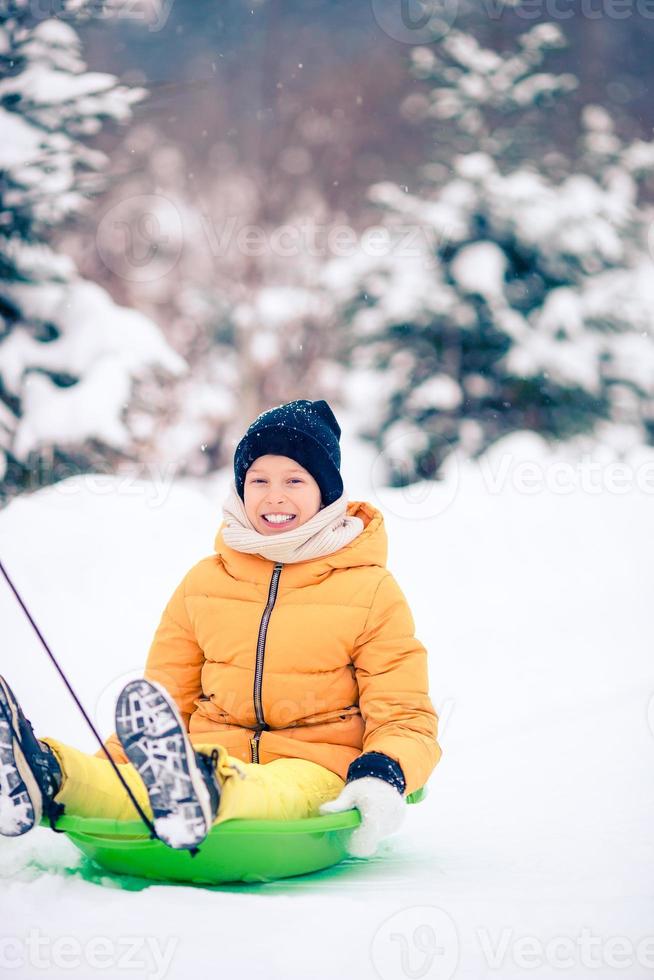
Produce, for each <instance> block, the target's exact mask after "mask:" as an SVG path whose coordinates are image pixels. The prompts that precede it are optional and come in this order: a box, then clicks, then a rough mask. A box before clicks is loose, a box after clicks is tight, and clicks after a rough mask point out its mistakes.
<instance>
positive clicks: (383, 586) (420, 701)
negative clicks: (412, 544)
mask: <svg viewBox="0 0 654 980" xmlns="http://www.w3.org/2000/svg"><path fill="white" fill-rule="evenodd" d="M352 662H353V664H354V669H355V673H356V678H357V684H358V686H359V707H360V709H361V714H362V717H363V720H364V724H365V729H364V736H363V752H364V753H371V752H374V753H383V754H384V755H385V756H388V758H389V759H392V760H394V761H395V762H396V763H398V764H399V766H400V767H401V770H402V773H403V775H404V778H405V782H406V785H405V792H406V793H407V794H408V793H412V792H413V791H414V790H416V789H419V788H420V787H421V786H424V784H425V783H426V781H427V779H428V777H429V776H430V775H431V773H432V771H433V770H434V767H435V766H436V764H437V762H438V760H439V759H440V757H441V749H440V746H439V744H438V741H437V734H438V716H437V714H436V711H435V709H434V706H433V704H432V702H431V700H430V698H429V693H428V689H429V677H428V669H427V651H426V649H425V647H424V646H423V645H422V643H421V642H420V641H419V640H418V639H416V637H415V625H414V621H413V616H412V614H411V610H410V608H409V605H408V603H407V600H406V598H405V596H404V593H403V592H402V590H401V589H400V587H399V585H398V584H397V582H396V581H395V579H394V577H393V575H392V574H391V573H390V572H387V573H386V575H385V576H384V577H383V578H382V580H381V581H380V583H379V585H378V586H377V591H376V593H375V596H374V598H373V601H372V605H371V607H370V612H369V614H368V618H367V621H366V625H365V627H364V629H363V631H362V633H361V634H360V635H359V636H358V637H357V641H356V644H355V647H354V650H353V652H352ZM370 758H371V761H373V759H374V757H370ZM375 761H378V760H375ZM362 763H363V759H362ZM357 764H358V760H355V762H354V763H353V764H352V766H353V772H352V775H354V770H356V767H357ZM359 765H360V764H359Z"/></svg>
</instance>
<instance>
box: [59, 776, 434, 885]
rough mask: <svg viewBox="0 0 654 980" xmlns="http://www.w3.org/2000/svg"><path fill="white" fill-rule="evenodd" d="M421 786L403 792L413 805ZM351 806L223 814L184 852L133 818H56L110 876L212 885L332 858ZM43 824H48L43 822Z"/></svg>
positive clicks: (350, 823) (313, 866)
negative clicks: (260, 816)
mask: <svg viewBox="0 0 654 980" xmlns="http://www.w3.org/2000/svg"><path fill="white" fill-rule="evenodd" d="M424 795H425V790H424V788H421V789H417V790H416V791H415V792H414V793H411V794H409V796H407V803H418V802H420V800H422V799H423V797H424ZM360 821H361V817H360V815H359V811H358V810H347V811H346V812H344V813H330V814H325V815H324V816H317V817H307V818H305V819H303V820H226V821H225V823H222V824H218V825H217V826H216V827H214V828H213V829H212V830H210V831H209V833H208V834H207V836H206V838H205V839H204V841H203V842H202V844H200V846H199V850H198V853H197V854H196V855H195V856H192V855H191V854H190V853H189V852H188V851H186V850H175V849H173V848H170V847H167V846H166V844H163V843H162V842H161V841H160V840H157V839H156V838H155V839H152V838H150V837H148V836H147V832H146V830H145V828H144V826H143V824H142V823H141V821H140V820H129V821H126V820H106V819H101V818H98V817H76V816H73V815H69V816H67V815H66V814H64V815H63V816H61V817H60V818H59V819H58V820H57V823H56V827H57V830H63V831H64V832H65V834H66V835H67V836H68V837H69V839H70V840H71V841H72V842H73V844H74V845H75V846H76V847H78V848H79V850H80V851H82V852H83V853H84V854H85V855H86V856H87V857H88V858H91V859H92V860H93V861H95V862H97V864H99V865H100V866H101V867H102V868H104V869H106V870H107V871H111V872H113V873H115V874H127V875H136V876H138V877H142V878H152V879H155V880H157V881H182V882H186V883H188V884H194V885H219V884H225V883H227V882H231V881H245V882H261V881H274V880H275V879H276V878H290V877H292V876H293V875H303V874H309V873H310V872H312V871H321V870H322V869H323V868H329V867H331V866H332V865H334V864H338V862H339V861H342V860H343V858H344V857H346V856H347V851H346V848H345V845H346V843H347V839H348V837H349V834H350V833H351V831H352V830H353V829H354V828H355V827H357V826H358V825H359V823H360ZM42 825H43V826H49V824H48V822H47V820H43V821H42Z"/></svg>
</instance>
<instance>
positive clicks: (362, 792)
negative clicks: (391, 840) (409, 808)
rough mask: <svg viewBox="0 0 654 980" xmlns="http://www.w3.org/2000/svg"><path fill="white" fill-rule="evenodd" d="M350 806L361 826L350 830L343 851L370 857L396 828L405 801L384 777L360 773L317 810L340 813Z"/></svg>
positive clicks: (403, 813)
mask: <svg viewBox="0 0 654 980" xmlns="http://www.w3.org/2000/svg"><path fill="white" fill-rule="evenodd" d="M354 808H356V809H357V810H358V811H359V812H360V814H361V825H360V826H359V827H357V829H356V830H354V831H352V834H351V835H350V839H349V841H348V843H347V850H348V852H349V853H350V854H351V855H352V857H370V856H371V855H372V854H374V853H375V851H376V850H377V845H378V844H379V842H380V840H381V839H382V837H386V836H387V835H388V834H392V833H394V832H395V831H396V830H397V829H398V828H399V827H400V825H401V823H402V821H403V820H404V815H405V812H406V802H405V799H404V797H403V796H402V795H401V794H400V793H398V791H397V790H396V789H395V787H394V786H391V784H390V783H387V782H386V780H385V779H379V778H378V777H377V776H362V777H361V778H360V779H353V780H352V782H351V783H347V784H346V786H345V787H344V788H343V789H342V790H341V793H340V795H339V796H337V797H336V799H335V800H330V801H329V803H323V804H322V806H321V807H320V813H341V812H342V811H343V810H352V809H354Z"/></svg>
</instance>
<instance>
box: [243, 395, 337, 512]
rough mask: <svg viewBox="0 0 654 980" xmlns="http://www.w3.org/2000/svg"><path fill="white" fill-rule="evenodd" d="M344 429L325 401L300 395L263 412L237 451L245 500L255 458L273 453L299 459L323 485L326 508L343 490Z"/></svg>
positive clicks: (323, 499) (321, 492)
mask: <svg viewBox="0 0 654 980" xmlns="http://www.w3.org/2000/svg"><path fill="white" fill-rule="evenodd" d="M340 436H341V429H340V426H339V424H338V422H337V421H336V417H335V416H334V413H333V412H332V410H331V408H330V407H329V405H328V404H327V402H326V401H322V400H321V401H316V402H312V401H308V400H307V399H306V398H299V399H297V400H296V401H293V402H287V404H286V405H278V406H277V407H276V408H270V409H268V411H267V412H262V414H261V415H259V416H257V418H256V419H255V420H254V422H253V423H252V425H251V426H250V427H249V429H248V430H247V432H246V433H245V435H244V436H243V438H242V439H241V441H240V442H239V444H238V446H237V447H236V451H235V452H234V479H235V483H236V490H237V492H238V495H239V497H240V498H241V500H245V496H244V490H243V487H244V484H245V474H246V472H247V470H248V468H249V467H250V466H251V465H252V463H253V462H254V461H255V459H258V458H259V456H266V455H267V454H268V453H272V454H273V455H275V456H288V457H290V459H294V460H296V461H297V462H298V463H299V464H300V465H301V466H303V467H304V468H305V470H308V471H309V473H311V475H312V477H313V478H314V480H315V481H316V483H317V484H318V486H319V487H320V494H321V496H322V502H323V504H324V506H325V507H327V506H328V505H329V504H333V502H334V501H335V500H338V498H339V497H340V496H341V495H342V493H343V480H342V479H341V474H340V471H339V468H340V465H341V447H340V446H339V442H338V440H339V439H340Z"/></svg>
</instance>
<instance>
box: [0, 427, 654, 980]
mask: <svg viewBox="0 0 654 980" xmlns="http://www.w3.org/2000/svg"><path fill="white" fill-rule="evenodd" d="M629 462H630V466H628V467H626V468H624V469H623V470H621V471H618V470H616V469H615V467H612V465H611V464H610V462H609V461H608V459H607V460H606V461H605V462H604V463H602V462H601V459H600V457H599V456H598V457H596V458H595V459H594V460H586V462H585V463H582V462H577V461H576V458H575V457H574V456H573V455H572V453H571V452H570V451H568V453H567V455H564V453H563V451H562V450H558V451H557V452H556V453H553V452H551V451H550V450H548V449H547V448H546V447H545V445H544V444H543V443H542V442H541V440H540V439H538V438H537V437H535V436H533V435H530V434H527V433H521V434H518V435H515V436H513V437H509V438H507V439H505V440H503V441H502V442H500V443H498V444H496V446H495V447H494V448H493V449H492V450H491V451H490V452H489V453H488V454H487V455H486V457H484V459H483V461H482V462H481V463H480V464H474V465H465V466H464V465H462V464H460V463H458V462H457V461H456V460H452V463H451V465H450V468H449V472H448V479H447V481H446V482H445V484H444V485H443V486H440V485H435V484H424V485H422V486H420V487H418V486H414V487H411V488H407V489H405V490H394V491H383V490H381V489H379V488H378V487H377V485H376V476H375V474H376V466H375V461H374V459H373V458H372V457H371V455H370V453H369V452H367V451H365V450H362V449H361V448H360V447H356V446H355V445H354V443H353V442H352V440H350V439H348V438H347V437H345V438H344V465H343V471H344V477H345V483H346V488H347V490H348V492H349V494H350V497H351V498H353V499H369V500H371V501H372V502H373V503H374V504H376V505H377V506H380V507H381V508H382V510H383V511H384V514H385V518H386V522H387V528H388V533H389V541H390V555H389V567H390V568H391V570H392V571H393V572H394V574H395V575H396V577H397V579H398V581H399V582H400V585H401V586H402V588H403V590H404V591H405V593H406V595H407V596H408V598H409V600H410V603H411V606H412V609H413V611H414V617H415V620H416V628H417V633H418V635H419V636H420V638H421V639H422V640H423V641H424V642H425V644H426V645H427V647H428V649H429V651H430V658H431V668H430V669H431V686H432V697H433V700H434V703H435V704H436V706H437V708H438V709H439V711H440V714H441V721H442V734H441V742H442V745H443V753H444V754H443V758H442V760H441V762H440V764H439V766H438V767H437V769H436V770H435V772H434V775H433V777H432V779H431V780H430V784H429V794H428V797H427V799H426V800H425V801H424V802H423V803H422V804H420V805H418V806H414V807H411V808H410V809H409V811H408V813H407V819H406V822H405V825H404V827H403V829H402V830H401V831H400V832H399V833H398V834H397V835H395V836H394V837H392V838H389V839H388V840H387V841H385V842H384V844H383V845H382V847H381V849H380V851H379V853H378V855H377V856H376V857H375V858H374V859H373V860H368V861H358V860H354V859H353V860H350V861H347V862H344V863H343V864H342V865H340V866H339V867H338V868H336V869H333V870H331V871H328V872H323V873H321V874H316V875H311V876H307V877H305V878H297V879H291V880H287V881H281V882H278V883H272V884H267V885H258V886H244V885H234V886H229V887H224V888H219V889H200V888H193V887H183V886H172V887H171V886H165V885H158V884H147V883H143V887H142V888H131V889H126V888H124V887H122V883H121V880H120V879H117V878H110V877H108V876H106V875H104V874H103V873H102V872H101V871H98V872H97V874H96V875H93V874H91V873H89V868H88V867H87V866H85V864H84V862H83V860H82V858H81V856H80V855H79V854H78V852H77V851H76V849H75V848H74V847H73V845H72V844H70V842H69V841H68V840H67V838H66V837H65V836H64V835H55V834H53V833H52V832H50V831H48V830H45V829H41V828H39V829H37V830H35V831H33V832H32V833H30V834H28V835H27V836H26V837H24V838H20V839H17V840H3V841H0V878H1V879H2V880H1V882H0V889H1V896H2V897H1V908H2V917H1V918H0V970H2V971H5V970H6V971H7V976H13V977H16V978H25V977H37V976H41V975H43V972H44V969H45V968H47V969H48V974H49V976H53V977H57V978H60V977H61V978H63V977H83V978H85V980H87V978H89V977H92V976H93V977H94V976H105V977H111V978H114V977H117V976H122V975H129V976H132V977H138V978H141V977H143V978H146V977H147V978H157V980H159V978H162V977H168V978H181V977H183V976H186V975H187V974H188V973H189V972H190V971H191V970H195V971H196V975H205V974H207V975H208V974H210V975H212V976H213V975H215V976H217V977H218V976H225V977H227V976H229V977H239V978H247V980H250V978H261V980H277V978H279V980H289V978H296V977H297V978H302V980H309V978H325V980H327V978H329V980H333V978H334V977H339V976H340V977H343V978H344V980H350V978H357V980H359V978H361V980H364V978H369V977H370V978H372V977H382V978H383V980H387V978H388V980H390V978H393V980H395V978H397V980H404V978H416V977H420V978H422V977H427V978H435V980H449V978H450V977H455V978H465V980H481V978H485V977H498V978H501V980H514V978H523V977H528V976H533V977H537V978H543V977H548V978H549V977H558V976H560V975H567V976H570V977H574V980H581V978H585V977H589V978H590V977H592V978H595V980H609V978H613V977H616V978H617V977H628V978H629V980H640V978H644V977H648V976H651V975H652V972H653V971H654V885H653V882H654V700H652V697H653V695H654V656H653V653H654V651H653V644H652V627H651V618H652V617H651V613H652V598H651V597H652V592H653V585H654V582H653V578H654V576H653V574H652V570H653V565H652V544H651V543H652V540H653V539H654V536H653V532H654V507H653V502H654V455H653V454H652V453H651V452H650V453H649V454H648V453H646V452H644V451H643V452H641V453H640V454H638V453H633V454H632V456H631V457H630V460H629ZM228 478H229V474H228V473H223V474H219V475H218V476H217V477H216V478H214V479H213V480H211V481H205V482H204V483H201V482H197V481H196V482H192V481H188V480H183V481H182V480H178V481H176V482H174V483H171V484H161V485H157V482H156V480H153V481H149V482H146V481H143V482H140V483H132V482H130V481H128V480H126V479H121V478H111V479H109V478H107V477H97V478H94V479H89V478H87V479H84V478H74V479H71V480H68V481H65V482H64V483H62V484H60V485H58V486H55V487H52V488H49V489H47V490H43V491H41V492H39V493H37V494H34V495H30V496H24V497H23V498H21V499H18V500H16V501H14V502H13V503H12V504H11V505H10V506H9V507H8V508H7V509H6V510H5V511H3V512H2V513H0V557H1V558H2V560H3V562H4V563H5V564H6V566H7V568H8V570H9V571H10V574H12V575H13V578H14V581H15V583H16V585H17V586H18V587H19V589H20V590H21V591H22V593H23V596H24V598H25V600H26V602H27V604H28V605H29V607H30V608H31V610H32V612H33V614H34V616H35V618H36V620H37V622H38V624H39V625H40V627H41V629H42V631H43V632H44V634H45V636H46V637H47V639H48V640H49V642H50V644H51V646H52V648H53V649H54V650H55V652H56V653H57V655H58V656H59V658H60V660H61V662H62V664H63V665H64V666H65V668H67V670H68V671H69V673H70V675H71V677H72V678H73V680H74V683H75V684H76V686H77V689H78V691H79V693H80V695H81V696H82V698H83V700H84V702H85V703H86V705H87V706H88V708H89V710H90V711H91V713H92V715H93V717H94V719H95V721H96V723H97V724H98V725H99V727H100V728H101V730H102V733H103V734H104V735H106V734H108V732H109V731H110V730H111V729H112V710H113V699H114V697H115V694H116V693H117V691H118V690H119V689H120V687H121V686H122V684H123V683H124V682H125V680H126V679H127V678H129V677H131V676H136V675H138V674H139V672H140V669H141V667H142V664H143V660H144V657H145V653H146V651H147V647H148V645H149V642H150V639H151V635H152V633H153V631H154V628H155V627H156V625H157V622H158V620H159V616H160V614H161V611H162V609H163V605H164V604H165V601H167V598H168V596H169V594H170V593H171V591H172V589H173V588H174V586H175V585H176V584H177V582H178V581H179V579H180V578H181V576H182V575H183V573H184V572H185V571H186V570H187V568H189V567H190V566H191V565H192V564H193V563H194V562H195V561H196V560H198V559H199V558H200V557H202V556H204V555H206V554H209V553H211V551H212V547H213V538H214V534H215V531H216V529H217V527H218V525H219V523H220V519H221V510H220V504H221V501H222V499H223V495H224V490H225V488H226V485H227V479H228ZM0 616H1V619H2V624H3V630H2V650H1V652H0V671H1V672H2V673H3V674H6V675H7V676H8V678H9V679H10V681H11V683H12V685H13V686H14V688H15V690H16V691H17V693H19V695H20V697H21V700H22V702H23V704H24V707H25V709H26V710H27V712H28V714H29V715H30V716H31V718H32V720H33V722H34V723H35V727H36V731H37V734H40V735H48V734H50V735H55V736H58V737H60V738H62V739H64V740H66V741H69V742H72V743H74V744H76V745H78V746H79V747H81V748H84V749H87V750H89V751H94V748H95V747H94V744H93V741H92V738H91V736H90V733H89V732H88V731H87V730H86V728H85V727H84V723H83V721H82V720H81V719H80V718H79V717H78V714H77V712H76V709H75V707H74V705H73V704H72V701H71V699H70V697H69V695H68V693H67V691H66V690H65V688H64V687H63V685H62V683H61V681H60V679H59V677H58V675H57V674H56V672H55V671H54V669H53V668H52V667H51V666H50V664H49V663H48V661H47V659H46V657H45V655H44V653H43V651H42V650H41V648H40V646H39V644H38V641H37V640H36V638H35V637H34V636H33V635H32V633H31V631H30V628H29V626H28V624H27V622H26V620H25V618H24V616H23V613H22V612H21V610H20V608H19V607H18V606H17V604H16V602H15V600H14V598H13V597H12V595H11V593H10V592H9V589H8V588H6V586H4V585H2V584H1V583H0ZM102 937H104V938H102Z"/></svg>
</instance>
